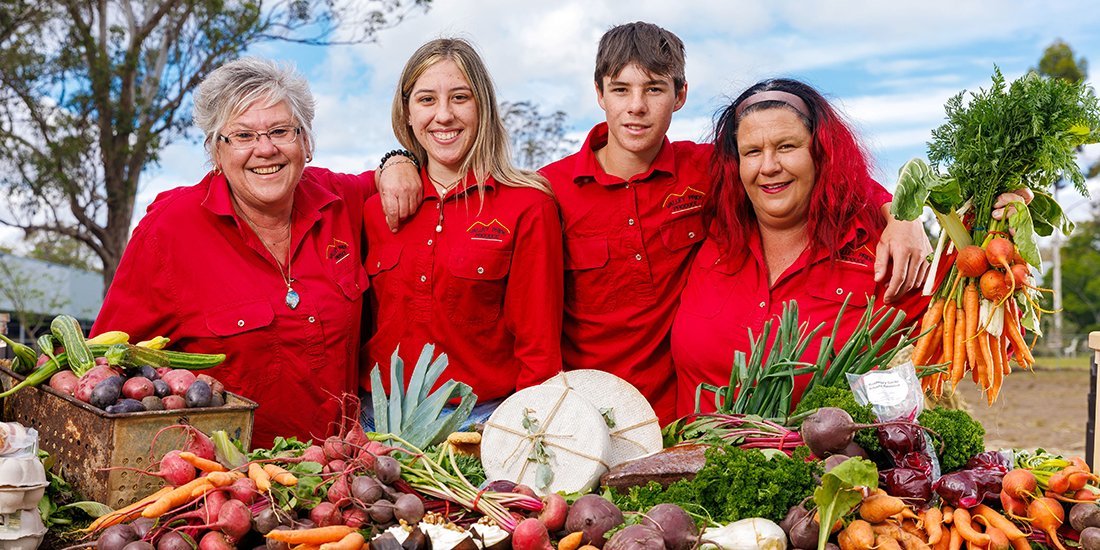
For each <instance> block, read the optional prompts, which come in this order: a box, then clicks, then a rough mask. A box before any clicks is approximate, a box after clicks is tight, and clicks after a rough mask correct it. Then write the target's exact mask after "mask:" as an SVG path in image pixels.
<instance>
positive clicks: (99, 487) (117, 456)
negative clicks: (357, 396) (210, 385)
mask: <svg viewBox="0 0 1100 550" xmlns="http://www.w3.org/2000/svg"><path fill="white" fill-rule="evenodd" d="M22 379H23V376H21V375H18V374H15V373H13V372H12V371H10V370H8V369H6V368H3V367H0V382H2V383H3V386H4V388H9V387H11V386H12V385H13V384H14V383H16V382H17V381H19V380H22ZM13 381H15V382H13ZM256 407H257V405H256V403H255V402H254V401H251V400H248V399H245V398H243V397H240V396H238V395H234V394H232V393H226V404H225V405H224V406H221V407H207V408H197V409H177V410H171V411H146V412H139V413H126V414H107V413H106V412H105V411H103V410H101V409H98V408H96V407H93V406H91V405H89V404H87V403H83V402H81V401H78V400H76V399H74V398H72V397H70V396H68V395H64V394H62V393H60V392H57V391H55V390H54V389H53V388H50V387H48V386H46V385H42V386H39V387H36V388H24V389H22V390H20V391H19V392H16V393H15V394H14V395H12V396H9V397H7V398H5V399H4V404H3V411H4V414H3V417H4V420H6V421H11V422H19V423H20V424H23V425H24V426H27V427H28V428H34V429H35V430H38V446H39V448H41V449H42V450H44V451H46V452H48V453H50V456H52V457H54V458H55V459H56V460H57V463H58V464H59V465H60V474H61V476H62V477H63V478H65V480H66V481H68V482H69V483H72V485H73V487H74V488H76V490H77V491H79V492H80V494H81V495H82V496H83V497H84V498H86V499H90V500H95V501H97V502H102V503H104V504H107V505H108V506H110V507H112V508H116V509H117V508H120V507H122V506H125V505H127V504H129V503H131V502H133V501H135V500H137V499H139V498H141V497H144V496H146V495H148V494H151V493H153V492H154V491H156V490H157V489H158V488H160V487H162V486H163V485H164V482H163V480H162V479H161V478H159V477H155V476H148V475H144V474H141V473H138V472H134V471H131V470H125V469H114V470H110V471H108V470H107V468H116V467H122V468H136V469H139V470H156V469H157V466H156V465H157V463H158V462H159V461H160V458H161V457H162V456H164V453H166V452H168V451H170V450H172V449H178V448H180V446H181V445H182V443H183V441H184V439H183V436H182V434H183V431H182V430H170V431H168V432H165V433H164V434H162V435H161V436H160V437H159V438H157V440H156V445H155V446H153V447H151V446H150V445H151V443H152V441H153V437H154V436H155V435H156V434H157V433H158V432H159V431H160V430H161V429H162V428H164V427H167V426H171V425H173V424H190V425H192V426H194V427H196V428H198V429H200V430H202V431H203V432H205V433H207V434H209V433H211V432H213V431H215V430H225V431H226V432H227V433H228V434H229V436H230V437H232V438H234V439H237V440H240V441H243V442H244V444H245V445H246V446H247V445H248V442H249V441H250V440H251V439H252V418H253V413H254V410H255V409H256Z"/></svg>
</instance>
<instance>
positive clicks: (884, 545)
mask: <svg viewBox="0 0 1100 550" xmlns="http://www.w3.org/2000/svg"><path fill="white" fill-rule="evenodd" d="M875 548H877V549H878V550H901V545H900V544H898V539H895V538H893V537H890V536H887V535H879V536H877V537H875Z"/></svg>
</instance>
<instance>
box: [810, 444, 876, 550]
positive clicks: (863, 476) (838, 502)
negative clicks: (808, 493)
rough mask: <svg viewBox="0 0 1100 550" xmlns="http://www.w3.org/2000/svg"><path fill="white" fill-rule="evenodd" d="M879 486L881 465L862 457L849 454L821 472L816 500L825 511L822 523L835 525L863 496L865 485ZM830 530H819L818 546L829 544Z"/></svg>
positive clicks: (820, 509)
mask: <svg viewBox="0 0 1100 550" xmlns="http://www.w3.org/2000/svg"><path fill="white" fill-rule="evenodd" d="M864 487H866V488H869V489H874V488H876V487H878V469H877V468H875V465H874V463H872V462H871V461H869V460H864V459H862V458H849V459H848V460H845V461H844V462H842V463H840V464H839V465H837V466H836V467H835V468H833V469H832V470H829V471H828V472H827V473H825V474H823V475H822V476H821V486H820V487H818V488H817V489H814V504H817V511H818V513H819V514H820V515H821V517H820V520H819V522H820V524H821V525H833V524H835V523H836V521H837V520H839V519H840V518H842V517H844V516H845V515H847V514H848V512H851V511H852V510H853V509H854V508H855V507H856V505H858V504H859V503H860V501H861V500H863V488H864ZM828 539H829V530H828V529H821V530H820V531H819V532H818V539H817V547H818V549H819V550H820V549H823V548H825V541H827V540H828Z"/></svg>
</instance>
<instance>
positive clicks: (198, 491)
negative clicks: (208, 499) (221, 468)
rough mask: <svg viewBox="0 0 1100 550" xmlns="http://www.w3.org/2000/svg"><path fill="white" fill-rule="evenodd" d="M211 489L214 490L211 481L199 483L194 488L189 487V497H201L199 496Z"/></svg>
mask: <svg viewBox="0 0 1100 550" xmlns="http://www.w3.org/2000/svg"><path fill="white" fill-rule="evenodd" d="M213 490H214V484H213V483H209V482H207V483H202V484H199V485H198V486H196V487H195V488H194V489H191V498H193V499H194V498H199V497H201V496H203V495H205V494H206V493H209V492H210V491H213Z"/></svg>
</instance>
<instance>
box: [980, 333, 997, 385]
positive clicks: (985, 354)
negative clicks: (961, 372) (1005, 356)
mask: <svg viewBox="0 0 1100 550" xmlns="http://www.w3.org/2000/svg"><path fill="white" fill-rule="evenodd" d="M977 338H978V349H979V350H980V351H981V353H982V372H981V373H979V374H978V378H979V379H981V382H982V389H983V390H985V391H988V390H989V389H990V388H991V387H992V386H993V368H994V367H996V368H997V369H998V370H1000V367H999V366H997V365H994V364H993V350H992V348H991V347H990V346H989V333H988V332H986V331H985V329H982V330H980V331H979V332H978V335H977Z"/></svg>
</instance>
